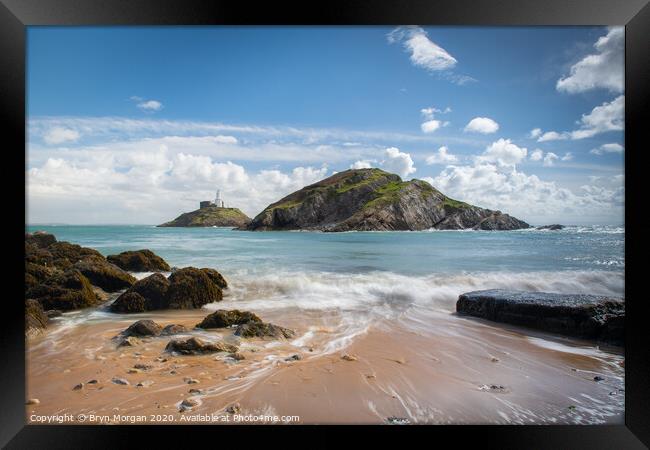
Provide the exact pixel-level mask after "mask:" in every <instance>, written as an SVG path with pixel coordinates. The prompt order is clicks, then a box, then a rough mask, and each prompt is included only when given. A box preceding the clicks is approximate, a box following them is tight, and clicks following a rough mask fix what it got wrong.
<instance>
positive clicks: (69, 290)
mask: <svg viewBox="0 0 650 450" xmlns="http://www.w3.org/2000/svg"><path fill="white" fill-rule="evenodd" d="M25 297H26V298H31V299H34V300H37V301H38V302H39V303H40V304H41V306H42V307H43V308H44V309H46V310H48V309H58V310H61V311H69V310H72V309H79V308H86V307H88V306H93V305H96V304H97V303H99V298H98V297H97V295H96V294H95V292H94V291H93V288H92V286H91V284H90V281H88V278H86V277H85V276H83V275H82V274H81V272H79V271H78V270H75V269H71V270H68V271H66V272H64V273H62V274H60V275H55V276H53V277H50V278H48V279H47V280H46V281H45V282H44V283H41V284H38V285H36V286H34V287H32V288H30V289H28V290H27V292H26V293H25Z"/></svg>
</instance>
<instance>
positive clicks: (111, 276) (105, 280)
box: [73, 256, 136, 292]
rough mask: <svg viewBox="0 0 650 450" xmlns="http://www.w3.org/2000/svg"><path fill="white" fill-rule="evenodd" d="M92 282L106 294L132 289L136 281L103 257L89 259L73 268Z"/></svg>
mask: <svg viewBox="0 0 650 450" xmlns="http://www.w3.org/2000/svg"><path fill="white" fill-rule="evenodd" d="M73 267H74V268H75V269H77V270H78V271H79V272H81V273H82V274H83V275H84V276H85V277H86V278H88V280H90V282H91V283H92V284H93V285H95V286H98V287H100V288H102V289H103V290H105V291H106V292H116V291H119V290H122V289H126V288H128V287H131V286H132V285H133V284H134V283H135V282H136V279H135V277H133V275H131V274H129V273H128V272H126V271H124V270H122V269H120V268H119V267H117V266H116V265H114V264H111V263H110V262H108V261H106V260H105V259H104V258H103V257H101V258H98V257H96V256H91V257H87V258H85V259H83V260H81V261H79V262H77V263H75V264H74V266H73Z"/></svg>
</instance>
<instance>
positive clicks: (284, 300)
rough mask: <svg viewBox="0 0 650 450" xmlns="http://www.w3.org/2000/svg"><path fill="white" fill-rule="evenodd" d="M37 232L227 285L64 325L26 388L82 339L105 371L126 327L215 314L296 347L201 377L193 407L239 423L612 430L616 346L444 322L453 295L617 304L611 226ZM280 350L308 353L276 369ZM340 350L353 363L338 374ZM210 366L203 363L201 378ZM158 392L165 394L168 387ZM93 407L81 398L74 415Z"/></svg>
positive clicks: (619, 393) (40, 349)
mask: <svg viewBox="0 0 650 450" xmlns="http://www.w3.org/2000/svg"><path fill="white" fill-rule="evenodd" d="M36 230H44V231H48V232H50V233H52V234H54V235H55V236H56V237H57V239H58V240H62V241H69V242H72V243H75V244H80V245H82V246H84V247H92V248H95V249H97V250H98V251H100V252H101V253H102V254H104V255H108V254H115V253H119V252H121V251H125V250H135V249H143V248H147V249H150V250H152V251H153V252H155V253H156V254H158V255H160V256H161V257H163V258H164V259H165V260H166V261H167V262H168V263H169V264H170V265H171V266H177V267H185V266H195V267H211V268H215V269H217V270H219V272H221V273H222V274H223V275H224V277H225V278H226V279H227V280H228V282H229V286H230V287H229V289H228V290H226V291H225V292H224V300H223V301H222V302H220V303H215V304H210V305H206V306H205V307H204V308H203V309H202V310H200V311H191V312H185V311H184V312H175V313H172V312H160V313H151V314H138V315H134V316H126V317H125V316H124V315H118V314H113V313H110V312H108V311H107V310H106V308H105V307H99V308H97V309H91V310H84V311H81V312H75V313H66V314H64V316H63V317H62V318H60V319H57V321H56V325H55V326H54V327H53V329H52V330H51V332H50V334H49V335H48V336H46V337H43V338H40V340H38V341H35V343H34V345H33V348H30V350H29V358H30V359H29V361H30V363H31V367H33V370H30V376H32V377H35V379H36V378H38V377H45V376H50V377H51V376H52V373H51V372H50V369H51V367H52V364H51V363H52V361H53V360H56V361H61V360H65V359H66V358H68V357H69V358H72V357H73V356H72V355H68V356H66V355H67V353H66V352H70V351H71V349H72V348H74V347H75V345H76V343H77V342H79V339H87V341H83V342H85V347H84V350H83V351H82V352H80V353H81V354H86V355H87V356H88V355H89V356H88V357H87V358H86V359H87V360H89V361H95V359H93V358H95V357H96V356H97V355H99V354H104V356H105V358H108V360H109V361H110V360H111V353H110V352H109V346H107V344H105V342H104V341H105V340H106V337H110V336H111V335H113V334H115V333H116V332H118V331H119V330H121V329H123V328H124V327H125V326H128V324H130V323H132V322H133V321H134V320H137V319H140V318H152V319H154V320H156V321H161V322H163V323H172V322H171V321H174V323H177V322H181V323H183V322H186V324H187V325H188V326H190V328H191V326H193V324H195V323H196V322H198V321H200V318H201V317H203V316H205V315H206V314H208V313H209V312H210V311H211V310H215V309H235V308H237V309H241V310H249V311H253V312H255V313H256V314H258V315H260V316H261V317H263V318H264V319H265V320H266V319H268V320H270V321H272V322H273V323H278V324H280V325H283V326H289V327H292V328H294V329H295V330H296V331H297V334H296V337H295V338H294V339H292V340H290V341H289V342H286V343H282V344H276V343H264V344H263V345H262V344H260V345H261V351H259V352H257V351H256V352H253V353H251V355H259V360H255V359H254V358H251V360H250V361H242V362H241V363H240V365H239V366H237V367H240V368H241V370H239V371H234V372H232V373H230V372H228V375H227V376H226V377H225V378H224V377H221V375H220V378H219V379H220V381H219V382H217V381H216V380H213V381H212V382H209V381H206V383H208V384H210V383H211V384H210V386H209V388H208V387H207V384H206V389H205V390H204V392H203V396H202V397H201V402H202V403H201V405H202V406H201V407H200V408H199V410H200V409H201V408H207V409H206V412H207V411H209V410H211V409H212V410H214V409H219V408H223V407H225V406H227V404H228V402H231V401H233V400H237V401H238V402H239V403H241V405H242V408H248V410H249V411H258V412H259V411H269V410H273V411H276V412H280V413H285V414H297V415H299V416H300V417H301V421H303V422H307V423H326V422H329V423H339V422H345V423H376V422H386V420H387V418H389V417H398V418H405V419H407V420H408V421H409V422H411V423H622V420H623V409H624V401H623V398H624V391H623V389H624V369H623V368H622V364H623V363H622V361H623V357H622V349H620V348H609V347H608V348H605V347H601V346H598V345H596V344H594V343H590V342H586V341H580V340H576V339H569V338H562V337H557V336H552V335H548V334H545V333H541V332H532V331H529V330H524V329H521V328H518V327H512V326H505V325H497V324H493V323H488V322H485V321H481V320H477V319H468V318H464V317H459V316H457V315H456V314H455V302H456V300H457V299H458V296H459V295H460V294H462V293H464V292H468V291H472V290H478V289H492V288H503V289H512V290H529V291H545V292H559V293H587V294H602V295H610V296H616V297H623V296H624V268H625V262H624V261H625V259H624V252H623V250H624V229H623V228H622V227H611V226H594V227H567V228H565V229H563V230H560V231H548V230H545V231H542V230H520V231H500V232H490V231H423V232H352V233H319V232H245V231H236V230H230V229H225V228H156V227H154V226H140V225H138V226H63V225H60V226H45V225H42V226H32V227H29V229H28V231H36ZM145 275H146V274H136V276H137V277H139V278H141V277H143V276H145ZM202 337H205V338H206V339H209V338H210V334H209V333H207V334H205V335H202ZM156 345H157V344H156ZM156 345H154V344H152V345H150V347H151V348H148V349H143V350H140V351H139V352H138V353H140V354H139V355H137V357H138V358H141V357H143V355H145V356H146V355H147V352H150V353H151V357H152V358H153V357H155V356H158V355H159V354H160V351H162V350H163V347H164V345H163V344H160V346H162V347H160V348H157V347H156ZM251 345H252V344H251ZM253 347H254V346H253ZM251 348H252V347H251ZM110 351H111V352H114V348H110ZM84 352H86V353H84ZM283 352H284V353H286V354H287V355H290V354H293V353H295V352H299V353H300V354H301V355H303V356H302V358H301V360H300V361H298V362H297V363H291V364H288V365H287V366H286V367H285V366H284V365H283V364H284V363H283V362H282V361H284V360H283V359H282V358H283V354H284V353H283ZM76 354H77V356H78V355H79V352H77V353H76ZM342 354H354V355H355V359H354V361H347V360H343V362H341V361H342V360H341V358H340V357H341V355H342ZM126 357H129V354H127V356H126ZM71 361H72V360H71ZM102 361H104V360H102ZM210 361H211V362H210V364H215V363H216V362H215V361H214V360H213V359H210ZM278 361H280V362H278ZM218 363H219V364H223V362H222V361H219V362H218ZM48 364H49V366H48ZM102 364H105V362H102ZM198 365H199V366H201V364H198ZM191 366H192V365H191V364H190V367H191ZM278 366H281V367H278ZM294 366H295V367H294ZM83 367H86V365H83ZM229 367H230V366H229ZM231 369H232V368H231V367H230V368H229V370H231ZM51 370H54V369H51ZM64 370H65V369H64ZM79 370H81V371H83V370H89V369H84V368H82V366H79ZM103 370H106V368H105V366H104V369H103ZM196 370H197V374H195V375H196V376H197V377H198V376H199V375H198V373H201V370H200V369H196ZM211 370H213V368H212V367H209V368H206V367H205V366H203V372H206V371H207V372H209V371H211ZM231 371H232V370H231ZM186 372H187V375H188V376H189V374H190V373H193V372H192V371H191V370H190V369H186ZM95 373H96V372H95ZM111 375H113V373H112V372H111ZM89 376H90V375H89ZM595 376H598V377H600V378H601V380H599V381H594V377H595ZM204 377H205V376H204ZM212 377H213V375H212ZM228 377H229V378H228ZM53 379H56V377H54V378H53ZM157 383H158V385H160V386H161V387H162V385H164V384H165V381H164V380H163V379H160V380H157ZM30 386H35V382H32V383H30ZM173 386H174V385H169V386H167V387H166V388H165V389H161V390H160V392H158V394H157V395H158V397H156V398H157V399H158V400H156V402H158V403H160V402H163V403H164V402H165V401H167V402H168V403H169V404H170V405H171V404H173V402H172V400H173V399H171V398H167V397H165V396H166V395H168V394H163V392H169V391H170V390H171V391H173V389H174V388H173ZM48 392H49V394H48V393H42V394H40V395H41V397H47V395H51V396H52V399H55V398H56V390H53V391H48ZM116 395H118V396H119V395H120V394H116ZM148 395H152V394H148ZM98 398H99V397H98ZM138 398H139V399H138ZM153 398H154V397H152V400H151V401H152V402H153V401H154V400H153ZM161 398H164V399H165V400H164V401H163V400H160V399H161ZM53 401H54V400H53ZM102 401H104V400H102ZM175 401H176V400H175ZM121 402H122V404H123V405H130V406H128V408H127V409H129V408H130V409H129V410H131V411H133V412H137V411H148V410H149V407H151V408H153V406H151V405H149V406H147V405H144V406H143V404H142V398H141V397H138V396H135V397H128V396H125V397H124V398H122V399H121ZM313 402H316V403H318V405H320V406H319V408H316V409H315V408H312V406H313V404H314V403H313ZM319 402H320V403H319ZM145 403H146V402H145ZM100 404H101V402H100V401H99V400H98V403H97V404H96V405H94V404H93V403H92V402H91V401H88V404H87V405H86V406H85V407H86V408H87V409H88V410H93V408H95V409H97V408H100V407H99V406H98V405H100ZM77 406H78V405H77ZM123 407H125V406H123ZM62 408H63V409H65V408H64V406H61V405H60V407H59V408H58V409H56V408H55V409H56V410H60V409H62Z"/></svg>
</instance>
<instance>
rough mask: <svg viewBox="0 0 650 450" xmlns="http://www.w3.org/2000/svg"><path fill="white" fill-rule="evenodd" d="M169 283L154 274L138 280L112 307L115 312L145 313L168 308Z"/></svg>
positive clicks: (161, 276)
mask: <svg viewBox="0 0 650 450" xmlns="http://www.w3.org/2000/svg"><path fill="white" fill-rule="evenodd" d="M168 289H169V281H168V280H167V278H165V276H164V275H162V274H160V273H154V274H152V275H149V276H148V277H146V278H143V279H142V280H138V281H136V282H135V284H133V286H131V287H130V288H129V289H128V290H127V291H126V292H125V293H123V294H122V295H120V296H119V297H118V298H117V299H116V300H115V301H114V302H113V304H112V305H111V311H113V312H125V313H133V312H143V311H151V310H154V309H165V308H166V307H167V299H166V296H167V291H168Z"/></svg>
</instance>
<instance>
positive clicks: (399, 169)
mask: <svg viewBox="0 0 650 450" xmlns="http://www.w3.org/2000/svg"><path fill="white" fill-rule="evenodd" d="M384 155H385V158H386V159H384V161H382V167H383V168H384V169H386V170H387V171H388V172H391V173H396V174H398V175H399V176H401V177H402V178H404V177H406V176H408V175H410V174H412V173H414V172H415V170H416V169H415V165H414V164H413V160H412V159H411V155H410V154H408V153H404V152H402V151H400V150H399V149H398V148H396V147H390V148H387V149H386V150H385V152H384Z"/></svg>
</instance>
